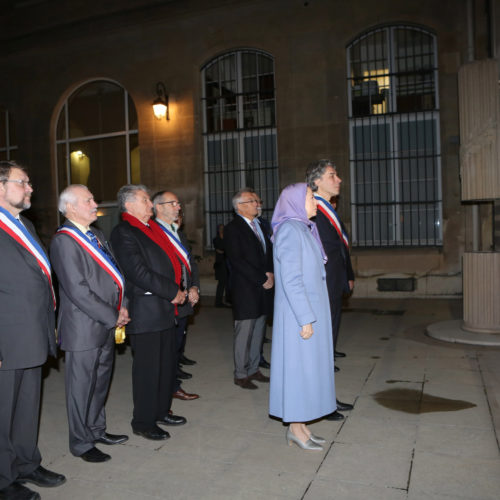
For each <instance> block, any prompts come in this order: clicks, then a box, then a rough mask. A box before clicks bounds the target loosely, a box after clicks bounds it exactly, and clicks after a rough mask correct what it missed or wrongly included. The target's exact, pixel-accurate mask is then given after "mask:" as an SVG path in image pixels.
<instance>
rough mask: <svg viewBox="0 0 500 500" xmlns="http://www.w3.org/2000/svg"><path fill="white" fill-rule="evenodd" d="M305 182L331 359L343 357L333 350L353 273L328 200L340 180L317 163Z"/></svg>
mask: <svg viewBox="0 0 500 500" xmlns="http://www.w3.org/2000/svg"><path fill="white" fill-rule="evenodd" d="M306 182H307V184H308V185H309V187H310V188H311V189H312V191H313V192H314V197H315V198H316V201H317V203H318V212H317V215H316V218H315V222H316V226H317V227H318V232H319V236H320V238H321V243H322V244H323V248H324V250H325V253H326V255H327V257H328V262H327V263H326V266H325V267H326V280H327V288H328V297H329V300H330V312H331V317H332V335H333V346H334V349H335V357H344V356H345V354H344V353H342V352H338V351H337V350H336V345H337V337H338V333H339V327H340V317H341V314H342V296H343V294H344V293H349V292H350V291H351V290H352V288H353V286H354V273H353V271H352V266H351V259H350V257H349V240H348V237H347V233H346V232H345V229H344V226H343V224H342V222H341V220H340V217H339V216H338V214H337V213H336V211H335V209H334V208H333V206H332V205H331V204H330V200H331V199H332V197H334V196H338V194H339V193H340V184H341V183H342V179H340V177H339V176H338V174H337V168H336V167H335V165H334V164H333V163H332V162H331V161H330V160H320V161H318V162H316V163H312V164H311V165H309V167H308V168H307V171H306ZM352 408H353V406H352V405H351V404H348V403H342V402H340V401H338V400H337V409H338V410H341V411H347V410H352ZM327 418H329V419H330V420H342V418H343V416H342V415H341V414H340V413H338V412H337V411H336V412H334V413H333V414H332V415H331V416H329V417H327Z"/></svg>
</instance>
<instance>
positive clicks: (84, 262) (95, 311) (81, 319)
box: [50, 221, 119, 351]
mask: <svg viewBox="0 0 500 500" xmlns="http://www.w3.org/2000/svg"><path fill="white" fill-rule="evenodd" d="M63 225H64V226H66V227H70V228H74V227H75V226H74V224H72V223H71V222H70V221H66V222H65V223H64V224H63ZM91 230H92V232H93V233H94V234H95V235H96V237H97V239H98V240H99V241H100V243H101V244H102V245H104V246H105V247H106V249H107V250H108V251H109V252H111V249H110V248H109V245H108V243H107V241H106V239H105V237H104V235H103V233H102V232H101V231H99V229H96V228H94V227H92V228H91ZM50 259H51V262H52V266H53V268H54V271H55V273H56V275H57V279H58V281H59V302H60V303H59V314H58V333H59V338H60V341H61V349H63V350H65V351H87V350H89V349H95V348H97V347H102V346H103V345H104V344H105V343H106V341H107V340H108V339H109V336H110V335H112V334H113V333H114V328H115V325H116V320H117V318H118V309H117V307H118V304H119V291H118V287H117V285H116V284H115V282H114V281H113V279H112V278H111V276H110V275H109V274H108V273H107V272H106V271H105V270H104V269H103V268H102V267H101V266H100V265H99V264H98V263H97V262H96V261H95V260H94V259H93V258H92V257H91V256H90V255H89V253H88V252H87V251H86V250H85V249H84V248H83V247H82V246H81V245H80V244H78V242H76V241H75V240H74V239H73V238H72V237H71V236H69V235H67V234H64V233H58V234H55V235H54V237H53V238H52V242H51V244H50Z"/></svg>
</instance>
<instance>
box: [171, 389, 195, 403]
mask: <svg viewBox="0 0 500 500" xmlns="http://www.w3.org/2000/svg"><path fill="white" fill-rule="evenodd" d="M172 397H173V398H176V399H182V401H191V400H193V399H198V398H199V397H200V396H199V394H190V393H189V392H186V391H184V390H182V389H179V390H178V391H175V392H174V393H173V394H172Z"/></svg>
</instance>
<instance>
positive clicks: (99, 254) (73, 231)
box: [56, 226, 125, 310]
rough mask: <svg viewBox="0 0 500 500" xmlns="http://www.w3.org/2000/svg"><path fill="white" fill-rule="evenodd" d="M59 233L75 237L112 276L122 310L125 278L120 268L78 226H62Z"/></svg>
mask: <svg viewBox="0 0 500 500" xmlns="http://www.w3.org/2000/svg"><path fill="white" fill-rule="evenodd" d="M57 234H67V235H68V236H70V237H71V238H73V239H74V240H75V241H76V242H77V243H78V244H79V245H80V246H81V247H82V248H83V249H84V250H85V251H86V252H87V253H88V254H89V255H90V256H91V257H92V258H93V259H94V260H95V261H96V262H97V264H98V265H99V266H100V267H101V268H102V269H103V270H104V271H106V272H107V273H108V274H109V275H110V276H111V278H112V279H113V281H114V282H115V283H116V286H117V287H118V291H119V294H120V297H119V299H118V306H117V309H118V310H120V308H121V306H122V301H123V292H124V290H125V280H124V278H123V276H122V274H121V272H120V270H119V269H118V268H117V267H116V266H115V265H114V264H113V262H112V261H111V259H110V258H109V257H108V256H107V255H106V253H105V252H104V251H103V250H101V249H100V248H96V247H95V246H94V245H93V244H92V243H91V242H90V241H89V239H88V238H87V237H86V236H85V235H84V234H83V233H82V232H81V231H80V230H79V229H77V228H76V227H68V226H62V227H60V228H59V229H58V230H57V233H56V235H57Z"/></svg>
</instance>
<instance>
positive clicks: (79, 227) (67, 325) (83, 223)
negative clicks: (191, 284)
mask: <svg viewBox="0 0 500 500" xmlns="http://www.w3.org/2000/svg"><path fill="white" fill-rule="evenodd" d="M59 211H60V212H61V213H62V214H63V215H64V216H65V217H66V222H65V223H64V224H63V226H62V227H60V228H59V230H58V232H57V233H56V234H55V236H54V238H53V239H52V243H51V245H50V258H51V261H52V265H53V267H54V271H55V272H56V274H57V278H58V282H59V297H60V301H61V303H60V306H59V320H58V324H57V326H58V332H59V339H60V342H61V349H63V350H64V351H66V366H65V375H66V408H67V412H68V424H69V448H70V451H71V453H72V454H73V455H75V456H77V457H81V458H82V459H83V460H85V461H86V462H105V461H106V460H109V459H110V458H111V457H110V456H109V455H108V454H106V453H103V452H102V451H100V450H99V449H98V448H96V447H95V443H101V444H106V445H111V444H119V443H124V442H125V441H127V439H128V436H125V435H115V434H109V433H107V432H106V414H105V411H104V403H105V401H106V396H107V394H108V389H109V384H110V382H111V372H112V370H113V362H114V352H115V329H116V327H122V326H125V325H126V324H127V323H128V322H129V321H130V319H129V316H128V311H127V308H126V307H124V292H125V280H124V278H123V276H122V274H121V271H120V269H119V268H118V266H117V264H116V261H115V260H114V257H113V255H112V253H111V249H110V248H109V246H108V243H107V241H106V239H105V238H104V235H103V234H102V233H101V232H100V231H99V229H97V228H95V227H92V226H90V224H92V223H93V222H95V221H96V220H97V203H96V202H95V201H94V196H93V195H92V193H91V192H90V191H89V190H88V189H87V187H86V186H83V185H71V186H68V187H67V188H66V189H64V190H63V192H62V193H61V195H60V196H59Z"/></svg>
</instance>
